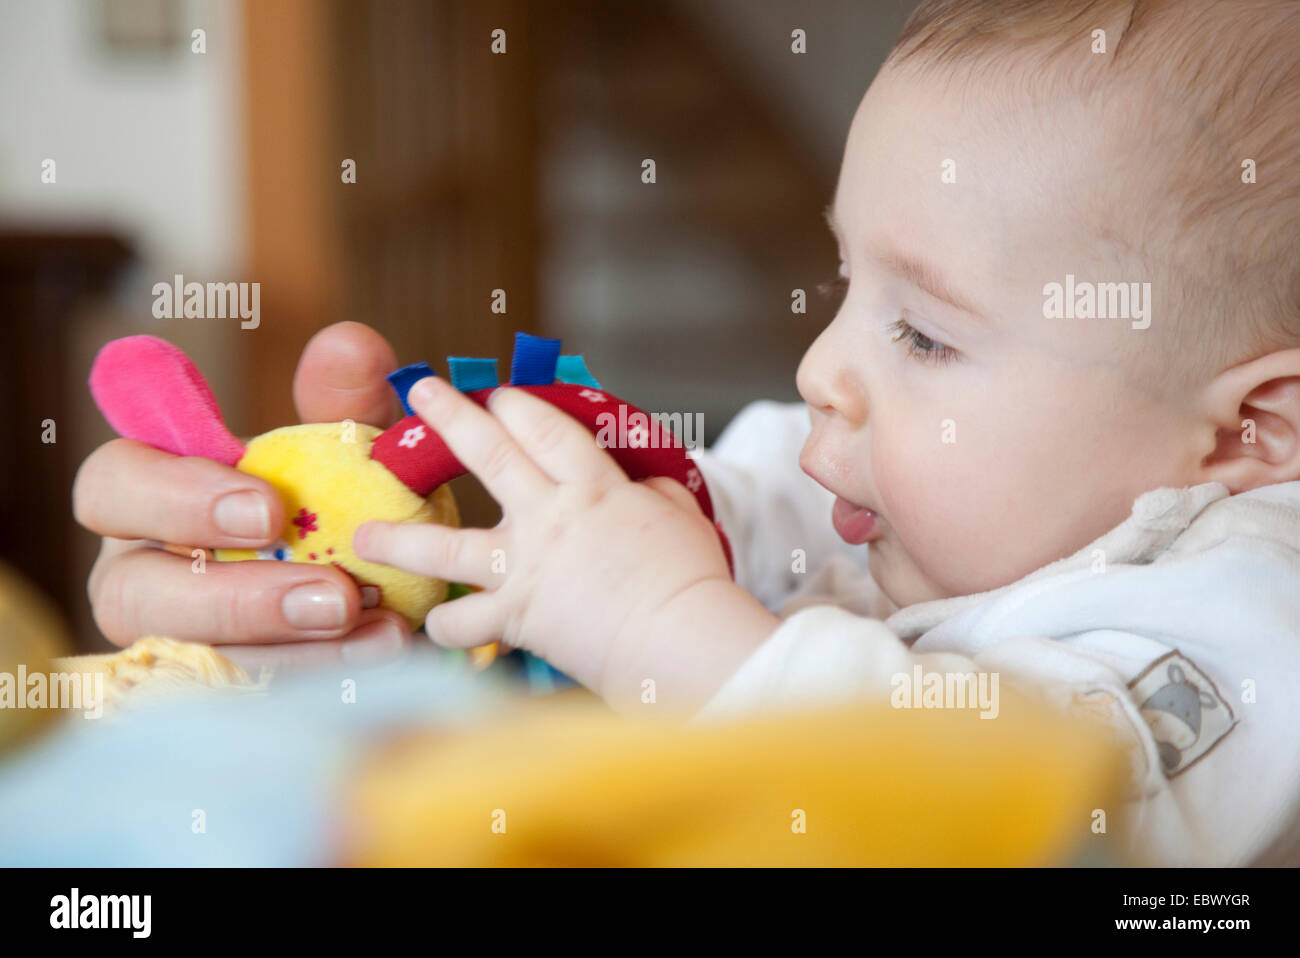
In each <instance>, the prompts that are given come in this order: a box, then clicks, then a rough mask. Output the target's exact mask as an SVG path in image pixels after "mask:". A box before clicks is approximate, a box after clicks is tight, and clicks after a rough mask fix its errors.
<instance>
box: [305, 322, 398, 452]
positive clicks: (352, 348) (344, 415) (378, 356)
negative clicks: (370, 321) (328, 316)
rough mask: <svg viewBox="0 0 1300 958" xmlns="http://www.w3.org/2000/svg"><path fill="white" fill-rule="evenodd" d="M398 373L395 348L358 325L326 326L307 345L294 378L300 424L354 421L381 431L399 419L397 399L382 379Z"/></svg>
mask: <svg viewBox="0 0 1300 958" xmlns="http://www.w3.org/2000/svg"><path fill="white" fill-rule="evenodd" d="M396 368H397V358H396V355H395V354H394V352H393V347H392V346H390V345H389V344H388V340H386V339H384V337H383V336H381V335H380V334H379V333H377V332H375V330H373V329H371V328H370V327H369V326H366V325H364V324H362V323H352V322H347V323H335V324H334V325H333V326H326V327H325V328H324V329H322V330H321V331H320V332H318V333H317V334H316V335H315V336H313V337H312V338H311V341H310V342H308V343H307V345H306V347H305V348H304V349H303V351H302V358H300V359H299V360H298V371H297V372H296V373H294V377H293V404H294V406H295V407H296V408H297V410H298V418H299V419H300V420H301V421H302V422H339V421H341V420H344V419H352V420H355V421H356V422H363V423H369V424H370V425H372V426H378V427H380V428H384V427H387V426H390V425H392V423H393V422H394V421H395V420H396V419H397V414H398V406H397V397H396V396H395V395H394V393H393V390H392V387H391V386H389V384H388V382H387V380H385V379H384V377H385V376H387V375H388V374H389V373H391V372H392V371H393V370H394V369H396Z"/></svg>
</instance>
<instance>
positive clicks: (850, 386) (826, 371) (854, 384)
mask: <svg viewBox="0 0 1300 958" xmlns="http://www.w3.org/2000/svg"><path fill="white" fill-rule="evenodd" d="M833 326H834V324H833V323H832V324H831V327H828V328H827V329H826V330H824V331H823V332H822V334H821V335H820V336H818V337H817V340H816V341H815V342H814V343H813V344H812V345H811V346H810V347H808V352H806V353H804V357H803V360H802V361H801V362H800V363H799V371H798V373H797V374H796V375H795V385H796V386H797V387H798V390H799V395H800V396H802V397H803V400H804V402H806V403H807V404H808V405H809V406H810V407H812V409H813V410H815V411H820V412H822V413H825V414H835V415H839V416H842V417H844V418H845V419H847V420H849V421H850V422H851V423H853V424H854V425H860V424H861V423H863V422H865V421H866V418H867V401H866V390H865V389H864V388H863V387H862V379H861V377H860V376H858V375H857V373H856V371H855V370H854V369H853V368H852V365H851V363H850V362H849V361H848V354H847V353H846V352H845V350H843V349H837V348H836V347H835V346H834V344H833V343H832V342H831V339H830V336H829V334H830V332H831V328H832V327H833ZM815 416H816V412H814V417H815Z"/></svg>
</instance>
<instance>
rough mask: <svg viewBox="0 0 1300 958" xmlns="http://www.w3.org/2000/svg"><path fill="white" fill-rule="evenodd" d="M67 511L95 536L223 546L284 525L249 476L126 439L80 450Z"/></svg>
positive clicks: (260, 541) (267, 490) (248, 542)
mask: <svg viewBox="0 0 1300 958" xmlns="http://www.w3.org/2000/svg"><path fill="white" fill-rule="evenodd" d="M72 512H73V515H74V516H75V517H76V520H77V521H78V522H79V523H81V524H82V525H83V526H85V527H86V528H87V529H89V530H91V531H92V532H96V533H98V534H99V535H101V536H110V537H112V538H116V539H157V540H159V541H161V542H197V543H201V544H203V545H205V546H214V547H219V548H226V549H252V548H256V547H257V546H262V545H266V544H267V543H268V542H270V541H271V540H272V539H274V538H275V532H276V531H278V530H279V529H280V527H281V526H283V525H284V505H283V503H282V502H281V501H280V497H279V495H278V494H277V493H276V491H275V490H274V489H273V488H272V487H271V486H270V485H269V484H268V483H266V482H264V481H263V480H261V479H258V478H257V477H256V476H250V475H248V474H247V473H243V472H239V471H238V470H235V469H231V468H229V467H228V466H223V465H221V464H220V463H216V462H212V461H211V460H209V459H199V458H193V457H186V456H173V455H171V454H170V453H166V452H161V451H159V450H157V449H154V448H153V447H152V446H147V445H145V444H144V443H142V442H135V441H134V440H132V439H114V440H113V441H112V442H107V443H105V444H104V445H102V446H100V447H99V448H98V449H96V450H95V451H94V452H92V453H91V454H90V455H89V456H87V457H86V460H85V462H83V463H82V464H81V468H80V469H78V470H77V477H76V479H75V480H74V481H73V485H72Z"/></svg>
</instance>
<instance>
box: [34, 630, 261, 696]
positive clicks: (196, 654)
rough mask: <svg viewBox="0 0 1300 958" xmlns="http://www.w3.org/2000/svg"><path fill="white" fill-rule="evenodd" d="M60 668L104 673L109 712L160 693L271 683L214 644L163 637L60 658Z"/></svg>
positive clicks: (237, 689)
mask: <svg viewBox="0 0 1300 958" xmlns="http://www.w3.org/2000/svg"><path fill="white" fill-rule="evenodd" d="M54 667H55V668H56V669H58V670H60V671H64V672H82V673H85V672H99V673H100V674H102V675H103V676H104V711H105V714H115V713H117V712H120V711H124V710H126V709H128V708H129V707H130V706H131V705H132V704H134V703H140V702H143V701H147V700H148V699H150V698H153V697H155V696H164V695H172V694H176V693H187V694H190V695H204V694H209V693H227V692H228V693H243V692H261V691H264V690H265V689H266V688H267V687H268V685H269V684H270V676H269V675H264V676H262V677H261V678H259V679H257V680H254V679H253V678H251V677H250V676H249V675H248V673H247V672H245V671H244V670H243V669H242V668H241V667H240V666H239V665H238V664H237V663H235V662H232V661H230V659H228V658H226V657H225V656H224V655H222V654H221V653H219V652H217V651H216V650H215V649H213V648H212V647H211V646H209V645H202V644H200V643H197V642H181V641H178V640H176V639H169V638H166V637H164V636H159V635H148V636H145V637H144V638H142V639H136V640H135V641H134V642H133V643H131V644H130V645H129V646H127V647H126V648H125V649H122V651H120V652H112V653H108V654H104V655H74V656H68V657H64V658H56V659H55V660H54Z"/></svg>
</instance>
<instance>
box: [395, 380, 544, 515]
mask: <svg viewBox="0 0 1300 958" xmlns="http://www.w3.org/2000/svg"><path fill="white" fill-rule="evenodd" d="M406 401H407V403H409V404H410V406H411V408H412V409H413V410H415V412H416V414H417V415H418V416H419V417H420V418H421V419H423V420H424V421H425V423H427V424H428V425H429V426H430V427H431V428H432V429H433V430H434V431H435V432H437V433H438V435H440V436H442V439H443V441H444V442H445V443H446V444H447V448H449V449H450V450H451V451H452V454H453V455H455V457H456V458H457V459H459V460H460V461H461V465H463V466H464V467H465V468H466V469H468V470H469V471H470V472H472V473H473V474H474V475H475V476H477V477H478V478H479V481H480V482H482V483H483V485H484V487H485V488H486V489H487V491H488V492H489V493H491V494H492V498H494V499H496V501H497V502H499V503H500V504H501V506H502V507H503V508H505V509H506V510H507V511H509V510H511V509H520V510H525V509H527V508H528V507H529V505H531V504H532V503H534V502H536V501H537V499H538V498H539V497H540V496H541V495H543V494H544V493H546V492H547V491H549V490H550V489H551V488H553V484H552V483H551V481H550V480H549V479H548V478H547V477H546V475H545V473H543V472H542V470H541V469H539V468H538V467H537V464H536V463H534V462H533V461H532V460H531V459H529V458H528V456H527V455H526V454H525V453H524V451H523V450H522V449H521V448H520V447H519V444H518V443H517V442H515V440H514V439H513V438H511V436H510V434H509V433H508V432H506V430H505V427H504V426H502V425H501V423H500V422H498V421H497V419H496V417H495V416H493V415H492V414H491V413H489V412H488V411H487V410H485V409H482V408H480V407H479V406H477V405H475V404H474V403H473V402H472V401H471V400H469V399H466V398H465V397H464V396H463V395H461V394H460V393H459V392H457V391H456V389H455V387H453V386H452V385H451V384H450V383H447V382H444V381H443V380H441V379H439V378H437V377H436V376H426V377H425V378H424V379H421V380H420V381H419V382H417V383H416V384H415V385H414V386H412V387H411V389H410V392H408V393H407V395H406Z"/></svg>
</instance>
